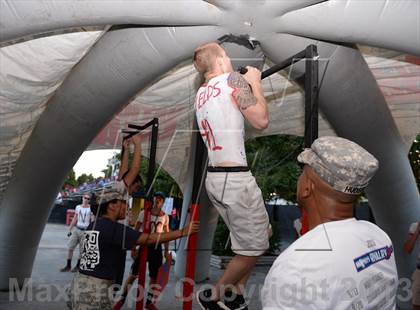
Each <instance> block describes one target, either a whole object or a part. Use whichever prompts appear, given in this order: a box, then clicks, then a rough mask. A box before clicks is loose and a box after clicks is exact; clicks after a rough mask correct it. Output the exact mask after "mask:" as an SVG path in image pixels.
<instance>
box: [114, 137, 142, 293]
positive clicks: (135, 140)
mask: <svg viewBox="0 0 420 310" xmlns="http://www.w3.org/2000/svg"><path fill="white" fill-rule="evenodd" d="M130 144H132V145H134V154H133V159H132V161H131V165H129V154H130ZM140 164H141V136H140V135H139V134H137V135H135V136H133V137H132V138H130V139H126V140H124V141H123V146H122V154H121V165H120V170H119V172H118V178H117V181H116V184H115V186H116V187H117V188H118V190H119V191H121V192H125V193H127V194H128V195H127V200H129V196H131V195H133V193H136V192H137V191H139V190H140V188H141V186H142V180H141V177H140V175H139V173H140ZM120 223H121V224H124V225H128V226H129V221H127V220H126V217H124V219H123V220H120ZM123 247H124V251H121V257H120V259H119V261H118V262H117V263H116V269H117V277H116V280H115V284H118V285H120V286H121V285H122V283H123V280H124V271H125V262H126V257H127V250H131V247H126V246H125V244H123ZM117 291H118V287H117V286H115V293H116V292H117Z"/></svg>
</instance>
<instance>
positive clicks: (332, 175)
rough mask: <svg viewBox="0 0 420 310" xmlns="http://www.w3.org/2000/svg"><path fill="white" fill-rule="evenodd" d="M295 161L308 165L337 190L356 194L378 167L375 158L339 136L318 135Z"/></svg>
mask: <svg viewBox="0 0 420 310" xmlns="http://www.w3.org/2000/svg"><path fill="white" fill-rule="evenodd" d="M298 161H299V162H301V163H304V164H307V165H309V166H311V168H312V169H313V170H314V171H315V173H316V174H317V175H318V176H319V177H320V178H321V179H322V180H324V181H325V182H327V183H328V184H329V185H330V186H331V187H333V188H334V189H336V190H337V191H340V192H343V193H346V194H353V195H358V194H360V193H362V192H363V190H364V189H365V187H366V186H367V185H368V183H369V181H370V179H372V177H373V176H374V175H375V173H376V171H377V170H378V167H379V163H378V160H377V159H376V158H375V157H374V156H373V155H372V154H370V153H369V152H368V151H366V150H365V149H364V148H362V147H361V146H360V145H358V144H356V143H354V142H352V141H349V140H347V139H343V138H339V137H321V138H318V139H317V140H315V141H314V143H313V144H312V146H311V148H310V149H305V150H304V151H303V152H302V153H300V154H299V156H298Z"/></svg>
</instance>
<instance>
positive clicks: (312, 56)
mask: <svg viewBox="0 0 420 310" xmlns="http://www.w3.org/2000/svg"><path fill="white" fill-rule="evenodd" d="M305 54H306V56H305V58H306V61H305V139H304V140H305V148H310V147H311V145H312V143H313V142H314V141H315V140H316V139H317V138H318V52H317V47H316V45H313V44H311V45H309V46H307V47H306V49H305Z"/></svg>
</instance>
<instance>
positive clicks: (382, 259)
mask: <svg viewBox="0 0 420 310" xmlns="http://www.w3.org/2000/svg"><path fill="white" fill-rule="evenodd" d="M397 287H398V275H397V267H396V264H395V257H394V252H393V246H392V242H391V239H390V238H389V237H388V236H387V234H386V233H385V232H384V231H382V230H381V229H380V228H379V227H378V226H376V225H374V224H372V223H369V222H366V221H357V220H356V219H354V218H352V219H347V220H342V221H335V222H329V223H325V224H324V225H318V226H317V227H315V228H314V229H312V230H310V231H309V232H308V233H306V234H305V235H303V236H302V237H301V238H299V239H298V240H296V241H295V242H294V243H293V244H292V245H290V246H289V247H288V248H287V249H286V250H285V251H284V252H283V253H282V254H280V256H279V257H278V258H277V259H276V261H275V262H274V264H273V266H272V267H271V269H270V271H269V273H268V275H267V277H266V279H265V283H264V287H263V289H262V291H261V300H262V305H263V309H264V310H274V309H314V310H331V309H334V310H342V309H352V310H353V309H384V310H385V309H395V306H396V290H397Z"/></svg>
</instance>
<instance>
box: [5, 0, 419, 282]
mask: <svg viewBox="0 0 420 310" xmlns="http://www.w3.org/2000/svg"><path fill="white" fill-rule="evenodd" d="M0 4H1V7H0V41H1V45H0V46H1V48H0V64H1V66H0V85H1V93H0V111H1V112H0V128H1V131H2V134H0V248H1V249H2V250H1V251H0V289H7V288H8V279H9V278H11V277H15V278H17V279H18V280H19V281H20V282H22V281H23V280H24V278H26V277H29V276H30V274H31V270H32V264H33V260H34V257H35V254H36V251H37V247H38V243H39V240H40V237H41V233H42V231H43V228H44V225H45V222H46V220H47V217H48V214H49V210H50V206H51V205H52V202H53V200H54V197H55V195H56V193H57V191H58V189H59V187H60V185H61V183H62V181H63V180H64V178H65V177H66V174H67V172H68V171H69V170H70V169H71V167H72V166H73V165H74V163H75V162H76V160H77V159H78V157H79V156H80V155H81V153H82V152H83V151H84V150H85V149H86V148H87V147H90V148H91V149H95V148H101V147H102V148H103V147H106V146H107V145H109V144H111V145H112V142H110V141H111V140H113V139H114V137H115V132H116V130H117V129H118V128H119V127H118V125H119V124H118V122H124V121H127V120H131V121H133V115H135V116H136V118H134V120H135V121H137V120H139V119H142V118H144V119H147V118H149V119H150V118H151V117H152V116H154V115H156V113H157V114H158V115H159V117H161V119H163V120H165V123H166V124H167V125H164V126H163V130H162V131H161V137H160V139H161V140H160V141H166V142H165V143H163V145H162V150H160V151H159V150H158V160H159V161H160V162H161V163H162V164H163V166H164V167H165V168H166V169H167V170H168V171H169V172H170V173H171V174H172V175H173V176H174V178H175V179H176V180H177V181H178V182H179V184H180V185H181V188H182V189H183V192H184V198H185V201H186V204H188V203H189V202H188V197H190V196H191V189H192V183H191V180H192V175H191V171H192V170H193V169H190V168H191V166H189V165H193V159H194V151H193V150H194V147H193V146H194V139H193V138H192V136H191V134H190V133H188V130H189V129H192V123H193V117H192V115H193V111H192V105H191V102H193V96H194V88H195V87H196V81H195V80H194V78H191V77H192V76H193V77H194V76H195V73H194V70H193V69H192V67H191V56H192V52H193V50H194V49H195V47H196V46H198V45H199V44H202V43H205V42H208V41H215V40H217V39H219V38H221V37H222V36H224V35H230V34H231V35H233V37H236V38H240V40H243V38H249V39H252V40H257V41H258V42H259V44H258V46H256V47H255V46H254V47H252V48H250V47H249V46H247V44H240V43H241V42H240V40H239V41H238V42H239V43H238V42H236V43H235V42H230V43H225V44H224V47H225V48H226V49H227V51H228V53H229V54H230V56H231V57H232V58H233V59H234V63H235V65H236V66H238V65H243V64H249V63H253V64H254V65H258V66H260V67H262V66H267V63H268V64H269V63H278V62H281V61H282V60H284V59H286V58H287V57H289V56H291V55H293V54H296V53H297V52H299V51H300V50H302V49H304V48H305V47H306V46H307V45H308V44H316V45H317V46H318V52H319V54H320V60H321V61H320V70H319V80H320V83H321V84H320V92H319V99H320V109H321V112H322V122H321V124H320V135H323V134H327V133H329V134H330V133H335V134H336V135H339V136H342V137H345V138H348V139H350V140H353V141H355V142H357V143H359V144H360V145H362V146H363V147H365V148H366V149H368V150H369V151H370V152H371V153H373V154H374V155H375V156H376V157H377V158H378V159H379V161H380V165H381V167H380V170H379V173H378V175H377V176H376V177H375V179H374V180H373V182H372V183H371V185H370V186H369V188H368V190H367V195H368V198H369V201H370V204H371V206H372V208H373V212H374V215H375V217H376V219H377V223H378V225H379V226H381V227H382V228H383V229H384V230H386V231H387V232H388V234H389V235H390V236H391V238H392V239H393V242H394V245H395V248H396V255H397V256H396V257H397V262H398V267H399V274H400V276H401V277H408V276H409V274H410V273H411V271H412V270H413V268H414V264H415V261H414V257H412V258H409V257H407V256H405V255H403V253H402V242H403V240H404V238H405V235H406V230H407V227H408V225H409V224H410V222H411V221H412V220H413V219H418V218H419V217H420V208H419V207H420V200H419V193H418V190H417V187H416V182H415V180H414V177H413V174H412V172H411V168H410V165H409V163H408V160H407V151H408V148H409V145H410V143H411V141H412V140H413V139H414V137H415V135H416V134H417V133H418V132H420V112H419V110H420V100H419V93H420V86H419V85H418V82H417V84H416V82H415V81H414V82H413V77H414V80H415V77H416V76H418V74H419V71H420V70H419V62H418V58H416V57H415V56H420V2H419V1H386V0H375V1H344V0H329V1H320V0H299V1H288V0H273V1H271V0H253V1H239V0H238V1H228V0H226V1H223V0H213V1H210V0H209V1H200V0H195V1H192V0H167V1H160V0H158V1H141V0H139V1H123V0H120V1H109V2H108V1H104V2H100V1H74V2H73V1H52V0H45V1H11V0H2V1H1V2H0ZM111 25H113V26H111ZM366 46H369V47H375V48H368V47H366ZM376 48H382V49H386V50H382V49H376ZM416 63H417V64H416ZM390 66H391V67H393V68H394V69H395V68H397V69H396V72H397V74H395V72H394V71H393V72H386V73H384V67H390ZM401 68H403V69H401ZM400 69H401V70H402V71H401V70H400ZM398 70H399V71H398ZM302 74H303V67H301V66H300V65H299V64H298V65H296V66H294V67H293V70H292V71H290V72H289V77H290V79H291V80H292V81H294V82H292V83H289V82H287V80H286V79H285V78H284V77H282V76H281V75H277V76H275V77H273V78H272V79H270V80H269V81H268V82H267V84H264V89H265V90H266V94H267V95H268V96H269V98H271V99H269V103H270V104H269V106H270V127H269V128H268V129H267V130H266V131H264V132H255V131H252V130H249V131H248V132H247V135H248V136H249V137H255V136H259V135H269V134H278V133H289V134H302V131H303V125H302V105H301V101H302V96H301V94H300V92H299V86H298V85H299V81H300V80H301V79H300V78H301V76H302ZM381 74H382V75H381ZM384 76H385V77H384ZM381 77H382V79H381ZM398 79H401V80H400V82H401V81H403V82H401V83H399V84H398V85H397V86H396V85H394V84H392V83H393V82H392V81H394V82H395V81H397V80H398ZM277 87H278V89H281V90H278V89H277ZM395 89H399V91H400V92H398V93H397V94H396V93H395ZM283 90H284V91H283ZM279 95H284V96H280V97H282V98H283V99H284V100H283V99H281V100H280V99H279ZM156 96H158V97H159V96H160V97H159V100H157V99H156ZM162 98H166V99H167V100H166V101H165V100H161V99H162ZM273 98H274V99H273ZM130 102H131V104H130V105H129V106H127V104H128V103H130ZM154 104H156V106H153V105H154ZM126 106H127V108H126V109H125V110H123V111H122V112H121V113H120V114H119V118H114V116H115V115H117V114H118V113H119V112H120V111H121V110H122V109H123V108H124V107H126ZM154 108H156V109H154ZM133 113H134V114H133ZM130 115H131V118H130ZM111 120H112V121H111ZM110 121H111V123H110V125H108V126H107V127H106V128H105V129H104V130H102V129H103V128H104V127H105V126H106V125H107V124H108V123H109V122H110ZM101 130H102V131H101ZM110 132H113V133H114V135H112V134H111V135H110V136H112V137H111V138H109V139H108V140H107V134H109V133H110ZM175 132H176V136H175V134H174V133H175ZM98 134H99V135H98ZM95 137H96V139H95ZM168 145H170V146H171V147H174V149H173V151H172V150H171V152H170V153H171V154H169V155H168V154H167V152H166V153H165V150H166V149H167V147H168ZM146 147H147V146H146ZM159 152H160V153H159ZM165 154H166V155H168V156H165ZM171 156H172V157H171ZM186 157H187V158H189V159H190V160H189V161H185V158H186ZM164 159H165V160H164ZM177 159H178V160H179V159H181V160H183V162H185V163H186V164H184V165H179V162H178V163H177V161H176V160H177ZM175 166H176V167H175ZM180 166H182V167H180ZM44 176H45V177H44ZM40 179H41V182H40ZM34 197H36V200H34ZM203 201H204V202H205V201H206V200H205V197H203ZM204 204H205V203H204ZM184 209H185V208H184ZM203 209H206V211H205V212H202V213H201V215H200V216H201V220H202V222H203V227H205V228H204V229H203V230H202V232H201V233H200V236H199V243H200V246H203V247H204V246H209V242H211V238H208V236H210V235H212V234H213V232H214V229H215V224H216V221H217V214H215V213H214V212H213V211H211V209H209V208H203ZM210 245H211V243H210ZM178 255H179V257H180V259H178V262H179V263H178V262H177V266H176V273H177V274H178V275H182V274H183V264H182V262H183V253H180V254H178ZM198 260H199V261H200V262H201V263H200V264H197V266H198V267H199V268H198V269H197V272H196V275H197V279H198V280H200V279H204V278H205V277H206V275H207V272H208V266H209V264H208V263H209V255H208V254H205V253H200V254H199V256H198Z"/></svg>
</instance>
